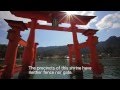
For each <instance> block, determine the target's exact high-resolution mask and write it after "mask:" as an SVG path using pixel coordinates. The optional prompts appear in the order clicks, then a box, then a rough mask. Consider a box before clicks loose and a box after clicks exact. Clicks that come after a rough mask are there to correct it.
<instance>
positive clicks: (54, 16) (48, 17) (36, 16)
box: [11, 11, 96, 78]
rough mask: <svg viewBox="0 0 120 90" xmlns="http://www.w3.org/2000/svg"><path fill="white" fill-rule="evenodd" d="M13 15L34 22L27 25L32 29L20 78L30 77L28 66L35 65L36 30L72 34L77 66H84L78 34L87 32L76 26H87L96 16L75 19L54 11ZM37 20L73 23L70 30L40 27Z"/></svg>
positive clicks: (13, 12) (16, 12) (76, 17)
mask: <svg viewBox="0 0 120 90" xmlns="http://www.w3.org/2000/svg"><path fill="white" fill-rule="evenodd" d="M11 13H12V14H14V15H16V16H18V17H23V18H30V19H31V20H32V21H31V22H30V23H28V24H26V25H27V27H28V28H31V30H30V35H29V37H28V40H27V47H26V48H25V50H24V54H23V68H22V71H21V73H20V78H24V77H25V76H26V75H28V71H29V70H28V66H32V65H33V59H34V40H35V29H47V30H57V31H68V32H72V34H73V42H74V52H75V57H76V66H82V60H81V54H80V52H79V42H78V40H77V32H79V33H84V32H85V30H84V29H77V27H75V25H76V24H81V25H86V24H87V23H88V22H89V21H90V20H91V19H93V18H94V17H95V16H80V15H74V16H73V17H70V16H67V15H66V13H65V12H58V11H52V12H51V11H12V12H11ZM37 20H45V21H47V22H50V23H51V22H54V21H55V22H57V23H58V24H60V23H71V27H70V28H62V27H56V26H57V25H54V24H53V26H45V25H41V26H40V25H38V24H37ZM88 30H89V29H88ZM84 34H85V33H84ZM85 35H86V34H85ZM88 37H89V40H90V41H89V42H92V38H91V35H88ZM90 46H91V44H90ZM91 48H93V46H91ZM93 49H94V48H93ZM93 53H95V52H93ZM95 54H96V53H95ZM91 57H92V56H91ZM94 57H95V56H94Z"/></svg>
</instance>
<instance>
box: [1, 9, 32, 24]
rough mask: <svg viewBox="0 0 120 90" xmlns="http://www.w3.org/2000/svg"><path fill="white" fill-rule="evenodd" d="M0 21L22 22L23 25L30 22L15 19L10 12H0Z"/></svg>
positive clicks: (28, 20) (23, 19) (24, 19)
mask: <svg viewBox="0 0 120 90" xmlns="http://www.w3.org/2000/svg"><path fill="white" fill-rule="evenodd" d="M0 19H9V20H16V21H23V22H24V23H27V22H30V21H31V19H26V18H20V17H16V16H15V15H12V14H11V13H10V11H0Z"/></svg>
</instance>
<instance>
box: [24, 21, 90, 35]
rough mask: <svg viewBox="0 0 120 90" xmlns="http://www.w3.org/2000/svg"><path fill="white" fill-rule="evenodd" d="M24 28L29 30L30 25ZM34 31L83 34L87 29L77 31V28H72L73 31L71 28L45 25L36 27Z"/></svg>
mask: <svg viewBox="0 0 120 90" xmlns="http://www.w3.org/2000/svg"><path fill="white" fill-rule="evenodd" d="M26 26H27V27H28V28H30V26H31V23H27V24H26ZM36 29H44V30H53V31H65V32H73V31H74V32H78V33H83V32H85V30H88V29H78V28H77V27H76V28H74V29H75V30H73V29H72V28H71V27H70V28H66V27H52V26H47V25H39V24H37V25H36Z"/></svg>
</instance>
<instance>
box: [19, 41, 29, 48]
mask: <svg viewBox="0 0 120 90" xmlns="http://www.w3.org/2000/svg"><path fill="white" fill-rule="evenodd" d="M19 44H20V45H22V46H24V47H26V46H27V42H26V41H24V40H23V39H20V41H19Z"/></svg>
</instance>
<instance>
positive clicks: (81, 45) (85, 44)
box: [68, 42, 88, 49]
mask: <svg viewBox="0 0 120 90" xmlns="http://www.w3.org/2000/svg"><path fill="white" fill-rule="evenodd" d="M87 46H88V44H87V42H84V43H81V44H79V48H80V49H81V48H85V47H87ZM68 47H70V48H73V47H74V44H68Z"/></svg>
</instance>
